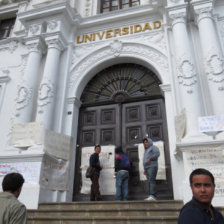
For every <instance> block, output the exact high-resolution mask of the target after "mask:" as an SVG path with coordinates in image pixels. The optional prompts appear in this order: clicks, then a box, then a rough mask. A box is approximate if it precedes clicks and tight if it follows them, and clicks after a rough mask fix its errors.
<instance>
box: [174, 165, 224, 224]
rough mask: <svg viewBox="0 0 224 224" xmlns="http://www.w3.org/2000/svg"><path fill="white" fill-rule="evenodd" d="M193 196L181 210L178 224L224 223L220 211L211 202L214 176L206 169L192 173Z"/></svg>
mask: <svg viewBox="0 0 224 224" xmlns="http://www.w3.org/2000/svg"><path fill="white" fill-rule="evenodd" d="M190 185H191V190H192V193H193V198H192V200H191V201H189V202H188V203H187V204H185V205H184V207H183V208H182V209H181V211H180V215H179V218H178V224H224V219H223V217H222V215H221V213H220V212H219V211H217V210H216V209H215V208H214V207H213V206H212V204H211V202H212V199H213V196H214V191H215V181H214V176H213V175H212V173H210V172H209V171H208V170H206V169H196V170H194V171H193V172H192V173H191V175H190Z"/></svg>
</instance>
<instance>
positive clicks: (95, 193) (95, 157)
mask: <svg viewBox="0 0 224 224" xmlns="http://www.w3.org/2000/svg"><path fill="white" fill-rule="evenodd" d="M100 152H101V147H100V145H96V146H95V152H94V153H93V154H92V155H91V156H90V159H89V164H90V166H92V167H94V168H95V170H94V173H93V175H92V177H91V178H90V179H91V181H92V184H91V193H90V201H100V200H102V198H101V195H100V185H99V177H100V171H101V170H102V168H103V167H102V166H100V160H99V154H100Z"/></svg>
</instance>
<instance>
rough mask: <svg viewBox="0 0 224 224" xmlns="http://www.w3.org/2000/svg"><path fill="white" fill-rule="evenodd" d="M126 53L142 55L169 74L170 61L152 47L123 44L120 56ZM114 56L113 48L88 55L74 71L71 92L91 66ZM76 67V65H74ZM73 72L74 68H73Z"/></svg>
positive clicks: (71, 79)
mask: <svg viewBox="0 0 224 224" xmlns="http://www.w3.org/2000/svg"><path fill="white" fill-rule="evenodd" d="M123 52H125V54H130V55H140V56H143V57H145V58H147V60H149V61H151V62H153V63H154V64H155V65H158V68H160V69H163V70H164V72H165V73H168V72H169V71H168V61H167V58H166V57H165V56H164V55H163V54H162V53H160V52H159V51H158V50H156V49H153V48H151V47H148V46H145V45H139V44H125V43H123V47H122V49H121V51H120V55H121V54H122V53H123ZM111 54H113V52H112V51H111V48H106V49H105V48H104V50H98V51H96V52H94V55H93V54H90V55H88V56H87V57H86V58H84V59H83V60H82V62H80V63H77V64H76V68H75V70H74V71H72V75H71V77H70V83H69V87H70V90H71V88H72V87H73V85H74V84H75V82H76V80H77V78H78V77H80V75H81V74H83V71H84V70H85V69H87V68H89V67H90V66H91V65H93V64H96V62H98V61H101V60H103V59H105V58H106V57H108V56H109V55H111ZM73 66H74V65H73ZM71 70H73V68H71Z"/></svg>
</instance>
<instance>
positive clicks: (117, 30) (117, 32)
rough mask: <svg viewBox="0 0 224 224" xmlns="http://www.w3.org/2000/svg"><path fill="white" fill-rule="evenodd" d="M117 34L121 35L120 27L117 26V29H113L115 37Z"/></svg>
mask: <svg viewBox="0 0 224 224" xmlns="http://www.w3.org/2000/svg"><path fill="white" fill-rule="evenodd" d="M117 34H118V35H119V36H121V29H120V28H119V29H114V37H116V36H117Z"/></svg>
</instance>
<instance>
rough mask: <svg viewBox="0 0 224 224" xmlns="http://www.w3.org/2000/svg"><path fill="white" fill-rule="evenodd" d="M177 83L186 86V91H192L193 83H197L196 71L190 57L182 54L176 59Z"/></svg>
mask: <svg viewBox="0 0 224 224" xmlns="http://www.w3.org/2000/svg"><path fill="white" fill-rule="evenodd" d="M177 64H178V65H177V71H178V79H179V83H180V84H181V85H183V86H185V87H186V88H187V92H188V93H193V88H192V87H193V85H194V84H196V83H197V72H196V69H195V66H194V64H193V62H192V61H191V59H190V58H189V57H188V56H187V55H186V54H184V55H182V56H181V57H180V58H178V59H177Z"/></svg>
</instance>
